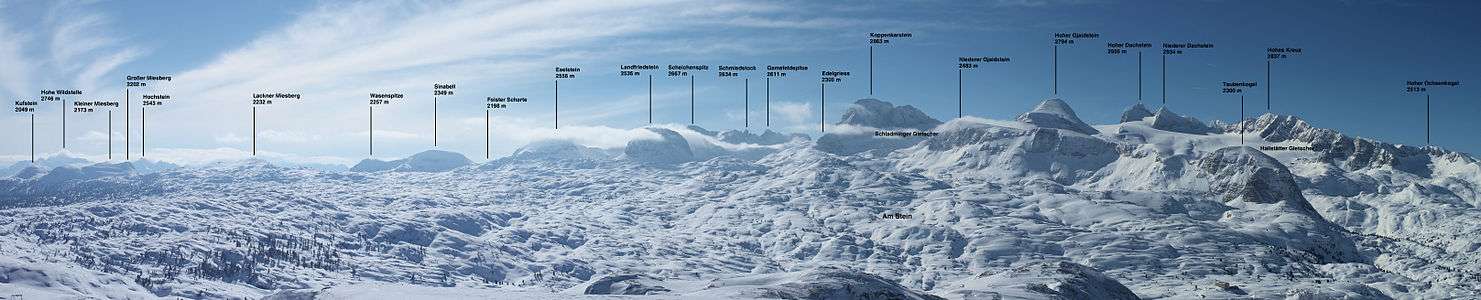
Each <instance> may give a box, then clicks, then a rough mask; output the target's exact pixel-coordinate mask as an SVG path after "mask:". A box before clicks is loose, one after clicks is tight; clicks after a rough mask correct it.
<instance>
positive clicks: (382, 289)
mask: <svg viewBox="0 0 1481 300" xmlns="http://www.w3.org/2000/svg"><path fill="white" fill-rule="evenodd" d="M841 120H843V121H842V122H840V123H839V124H836V125H834V126H833V127H832V128H830V130H829V131H828V132H829V133H828V134H825V135H822V136H820V137H818V138H817V139H816V140H814V139H811V138H809V137H807V136H802V135H784V134H780V133H776V132H771V131H766V132H763V133H760V134H757V133H751V132H746V131H737V130H727V131H721V132H713V131H709V130H705V129H704V128H699V127H696V126H653V127H648V128H646V130H647V131H650V132H652V133H653V134H652V135H651V136H647V137H643V138H636V139H634V140H631V141H629V142H628V143H627V145H626V146H625V147H619V148H596V147H588V146H584V145H580V144H577V143H574V142H571V141H564V140H547V141H540V142H536V143H532V144H530V145H527V146H526V147H524V148H523V149H520V150H519V151H516V152H515V153H514V154H513V155H511V156H509V157H506V158H502V159H498V160H494V161H490V162H485V163H475V162H472V161H469V160H468V159H466V158H464V157H462V155H459V154H457V153H453V152H445V151H428V152H424V153H421V154H417V155H414V156H412V157H409V158H406V159H402V160H396V161H389V162H387V161H377V160H366V161H364V162H361V163H360V164H358V165H356V166H355V167H354V168H353V169H352V170H350V171H327V170H315V169H308V168H301V167H284V166H278V165H274V164H271V163H268V162H265V161H261V160H245V161H237V162H223V163H215V164H210V165H203V166H186V167H170V168H150V169H149V171H141V170H140V169H139V167H137V166H134V165H133V164H132V163H113V164H108V163H103V164H92V165H81V163H78V162H68V163H67V165H65V166H61V165H59V166H50V168H43V167H40V166H27V167H22V168H21V169H18V170H16V171H14V172H12V173H11V174H12V175H13V176H11V177H9V178H6V179H0V217H3V218H4V219H5V222H0V291H3V293H0V296H7V295H22V296H23V297H24V298H26V299H32V298H53V297H55V298H75V297H111V298H152V297H188V298H197V297H199V298H260V297H268V298H272V299H312V298H330V299H337V298H391V299H402V298H470V299H486V298H507V299H569V298H593V299H605V298H608V297H617V296H613V295H633V296H631V297H636V298H638V299H649V298H651V299H696V298H699V299H707V298H719V299H732V298H786V299H1136V298H1218V299H1237V298H1293V299H1385V298H1398V299H1436V298H1477V297H1481V255H1478V254H1477V253H1478V251H1481V237H1478V236H1477V234H1476V233H1478V232H1481V209H1477V208H1476V206H1477V205H1481V200H1478V195H1481V185H1478V183H1481V164H1478V163H1477V160H1476V159H1475V158H1474V157H1472V156H1470V155H1467V154H1464V153H1458V152H1452V151H1447V150H1444V149H1440V148H1433V147H1415V146H1407V145H1394V144H1389V143H1384V142H1380V141H1374V140H1369V139H1364V138H1359V137H1351V136H1347V135H1343V134H1342V133H1339V132H1336V131H1332V130H1328V129H1322V128H1319V127H1315V126H1313V125H1312V124H1308V123H1307V122H1305V121H1303V120H1301V119H1299V118H1296V117H1293V116H1281V115H1270V114H1267V115H1262V116H1259V117H1258V118H1253V119H1249V120H1244V121H1242V122H1237V123H1233V124H1223V123H1214V124H1208V123H1204V122H1202V121H1199V120H1197V119H1194V118H1191V117H1185V116H1180V115H1177V114H1176V113H1174V112H1172V111H1171V110H1168V109H1166V108H1160V109H1158V110H1156V111H1155V112H1154V111H1152V110H1149V109H1147V108H1146V107H1144V106H1142V105H1140V104H1138V105H1136V106H1133V107H1131V108H1129V109H1128V110H1127V111H1126V112H1125V113H1124V114H1123V116H1122V120H1121V121H1122V122H1121V123H1118V124H1109V125H1098V126H1092V125H1089V124H1086V123H1085V122H1083V121H1082V120H1080V118H1079V117H1078V116H1076V114H1075V112H1074V110H1073V109H1071V108H1070V105H1069V103H1068V102H1067V101H1063V100H1061V99H1048V100H1045V101H1044V102H1043V103H1040V104H1039V105H1038V106H1037V107H1035V108H1034V110H1033V111H1030V112H1027V113H1024V114H1022V115H1020V116H1019V117H1018V118H1016V119H1015V120H988V119H981V118H975V117H965V118H959V119H954V120H948V121H945V122H942V121H940V120H936V119H932V118H930V117H928V116H927V115H925V114H923V113H921V112H920V111H918V110H916V109H915V108H912V107H909V106H895V105H893V104H890V103H888V102H885V101H881V100H876V99H862V100H859V101H858V102H856V104H855V105H854V106H853V107H851V108H850V109H849V110H847V111H845V112H844V115H843V116H842V118H841ZM62 161H65V160H62ZM79 165H81V166H79ZM639 295H641V296H639Z"/></svg>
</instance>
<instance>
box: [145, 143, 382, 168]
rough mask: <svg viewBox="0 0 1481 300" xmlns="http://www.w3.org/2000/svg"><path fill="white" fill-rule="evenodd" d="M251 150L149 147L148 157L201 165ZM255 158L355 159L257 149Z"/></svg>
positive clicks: (332, 161) (240, 156) (238, 156)
mask: <svg viewBox="0 0 1481 300" xmlns="http://www.w3.org/2000/svg"><path fill="white" fill-rule="evenodd" d="M252 157H253V156H252V152H250V151H243V150H241V149H236V148H224V147H223V148H211V149H191V148H150V149H149V157H148V158H149V159H156V160H159V161H164V162H169V163H174V164H179V165H202V164H208V163H213V162H220V161H235V160H243V159H248V158H252ZM257 158H261V159H265V160H270V161H283V162H289V163H295V164H334V165H351V164H354V163H355V162H356V160H353V159H348V158H343V157H335V156H303V155H297V154H289V153H278V152H269V151H257Z"/></svg>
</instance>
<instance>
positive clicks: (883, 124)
mask: <svg viewBox="0 0 1481 300" xmlns="http://www.w3.org/2000/svg"><path fill="white" fill-rule="evenodd" d="M838 124H849V125H858V126H866V127H874V128H881V129H890V128H911V129H919V130H930V129H931V128H935V127H936V126H937V125H941V121H940V120H936V119H935V118H931V116H928V115H926V113H923V112H921V111H920V110H919V109H916V108H915V107H914V106H910V105H902V106H895V105H894V104H893V103H889V102H886V101H882V100H879V99H873V98H864V99H859V100H858V101H854V104H853V105H850V106H849V108H848V110H846V111H844V112H843V120H840V121H838Z"/></svg>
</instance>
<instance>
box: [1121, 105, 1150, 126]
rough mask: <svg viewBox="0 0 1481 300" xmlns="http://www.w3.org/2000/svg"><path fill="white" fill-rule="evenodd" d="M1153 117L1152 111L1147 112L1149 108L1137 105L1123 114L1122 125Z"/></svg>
mask: <svg viewBox="0 0 1481 300" xmlns="http://www.w3.org/2000/svg"><path fill="white" fill-rule="evenodd" d="M1151 116H1152V111H1150V110H1147V107H1146V106H1142V104H1141V103H1137V104H1136V105H1132V106H1131V107H1128V108H1126V110H1125V111H1122V112H1121V123H1126V122H1135V121H1141V120H1142V119H1146V118H1147V117H1151Z"/></svg>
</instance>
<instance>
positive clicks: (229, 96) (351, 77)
mask: <svg viewBox="0 0 1481 300" xmlns="http://www.w3.org/2000/svg"><path fill="white" fill-rule="evenodd" d="M1477 11H1481V5H1478V4H1474V3H1472V2H1415V3H1397V2H1387V1H1301V2H1286V1H1269V2H1266V1H1256V2H1247V1H1136V2H1120V1H1034V0H1018V1H1007V0H1005V1H979V2H967V3H962V2H944V1H942V2H937V1H920V2H906V3H877V2H846V3H816V2H801V1H798V2H790V1H783V2H768V1H761V2H750V1H748V2H676V1H631V2H629V1H623V2H619V3H613V2H612V1H558V2H504V1H470V2H461V1H425V2H423V1H371V2H339V1H321V2H314V1H305V2H295V1H238V2H222V3H217V2H200V1H152V2H122V1H118V2H108V1H104V2H88V1H83V2H76V1H56V2H51V1H47V2H37V1H24V2H21V1H10V0H0V17H3V18H0V41H4V44H0V62H3V63H0V97H5V98H6V99H7V101H6V102H7V103H13V102H14V101H15V100H24V99H32V100H34V99H36V98H37V97H38V96H39V91H40V90H44V89H82V90H84V92H85V94H84V95H83V96H82V97H81V98H82V99H84V100H110V101H122V98H123V89H124V87H123V78H124V77H125V76H127V75H170V76H173V80H172V81H171V82H169V83H168V84H157V85H153V86H151V87H150V89H157V91H143V92H146V93H148V92H162V93H168V94H170V95H172V96H173V98H174V99H172V100H170V101H169V102H167V103H166V104H165V105H164V106H162V107H153V108H150V109H149V110H150V111H149V112H148V120H147V122H148V125H147V126H148V127H147V128H148V132H147V134H148V144H147V147H148V148H149V149H148V152H147V156H148V157H150V158H159V159H166V160H175V161H180V162H187V163H188V162H201V161H205V160H211V159H232V158H242V157H245V156H246V155H249V154H250V152H248V151H250V147H251V145H250V136H251V109H252V106H251V105H250V102H249V101H250V100H251V99H250V96H251V94H252V93H259V92H290V93H299V94H302V95H303V100H302V101H299V102H297V103H281V102H280V103H277V104H274V105H273V106H270V107H260V108H258V109H259V111H258V120H257V121H258V150H259V155H262V156H265V157H267V158H271V159H281V160H288V161H297V162H323V163H342V164H349V163H353V162H354V161H356V160H359V159H361V158H365V157H367V156H369V155H368V154H367V150H368V149H367V145H366V142H367V138H368V136H367V133H368V130H369V129H368V128H366V124H367V121H368V116H367V104H366V102H367V98H368V94H369V93H373V92H395V93H403V94H405V95H406V96H407V98H406V99H403V100H401V101H397V102H395V103H393V104H391V105H386V106H380V107H376V108H375V114H376V116H375V124H376V128H375V137H376V142H375V143H376V153H375V157H383V158H389V157H399V156H406V155H409V154H412V153H415V152H419V151H422V150H426V149H431V148H434V147H433V145H432V144H433V143H432V142H433V141H432V123H433V120H432V114H433V113H432V99H431V98H432V85H433V84H434V83H455V84H457V86H458V88H457V90H456V95H454V96H450V97H439V99H438V104H437V106H438V110H437V116H438V123H437V124H438V138H437V140H438V145H437V146H436V147H435V148H438V149H443V150H452V151H458V152H462V153H465V154H466V155H468V156H469V157H470V158H474V157H476V158H482V153H483V145H484V141H483V121H484V113H485V112H484V110H485V109H484V103H483V101H484V99H485V97H490V96H497V97H503V96H516V97H526V98H529V99H530V102H529V103H524V104H520V105H515V106H513V107H511V108H509V109H504V110H497V111H493V112H490V113H489V114H490V115H491V119H492V121H491V122H492V123H493V124H494V125H493V128H494V129H493V130H494V132H493V136H494V137H493V141H492V143H491V144H492V145H493V148H494V149H493V153H494V156H495V157H498V156H502V155H507V154H508V153H509V152H511V151H513V150H514V149H516V148H517V147H519V146H520V145H523V144H524V143H527V142H529V141H531V140H537V139H543V138H552V137H555V138H568V139H575V140H579V141H582V142H584V143H587V144H590V145H597V146H613V145H614V144H620V141H622V140H623V137H624V136H628V135H631V134H633V131H632V130H631V129H632V128H635V127H640V126H643V125H645V123H646V120H647V82H646V77H642V76H640V77H619V76H617V74H618V66H619V65H623V64H656V65H660V66H664V65H668V64H705V65H710V66H712V67H713V66H715V65H722V64H725V65H755V66H758V67H760V68H762V69H764V68H765V66H766V65H807V66H809V67H810V68H811V70H810V71H807V72H800V73H797V72H794V73H793V74H791V75H789V76H788V77H787V78H785V79H774V80H773V81H772V86H771V94H772V120H773V124H772V125H773V126H772V127H771V128H772V129H774V130H779V131H792V132H803V133H816V130H817V123H818V119H817V118H818V117H819V116H818V113H819V109H820V107H819V105H820V104H819V102H818V100H819V99H818V97H819V91H818V89H819V87H818V71H820V70H844V71H849V72H851V73H852V74H853V75H852V76H850V77H849V78H846V79H845V80H844V81H843V82H841V83H833V84H830V85H829V86H828V92H827V97H828V103H827V107H826V109H827V112H828V115H827V118H828V121H829V122H830V123H831V122H834V121H836V120H837V118H838V113H840V112H842V111H843V110H844V109H846V108H847V106H848V103H849V102H851V101H852V100H854V99H858V98H861V97H869V96H870V95H869V93H868V80H869V75H870V74H869V71H868V53H869V50H868V49H869V45H868V44H867V36H866V35H867V34H868V33H870V32H911V33H913V34H914V37H911V38H903V39H895V40H894V41H892V43H891V44H890V45H887V46H879V47H876V49H875V74H874V76H875V79H874V80H875V93H874V95H873V97H877V98H880V99H884V100H886V101H891V102H894V103H896V104H908V105H913V106H916V107H919V108H921V109H922V110H924V111H925V112H926V113H928V114H930V115H932V116H934V117H936V118H939V119H949V118H952V117H954V116H955V115H956V97H957V81H956V73H957V70H956V69H955V66H956V62H955V60H956V58H957V57H960V56H1006V57H1009V58H1011V59H1012V61H1011V62H1008V63H1001V64H989V65H984V66H983V67H982V68H980V69H976V70H968V71H966V72H965V75H964V78H963V81H964V83H965V84H964V85H965V86H964V87H963V90H964V94H965V98H966V101H965V102H966V104H965V113H966V114H967V115H974V116H981V117H987V118H994V119H1011V118H1012V117H1013V116H1015V115H1017V114H1018V113H1021V112H1023V111H1026V110H1028V109H1030V108H1031V107H1032V106H1033V105H1034V104H1035V103H1037V102H1038V101H1040V100H1043V99H1045V98H1047V97H1051V96H1052V93H1051V85H1052V81H1051V78H1052V76H1051V64H1050V61H1051V59H1050V58H1051V55H1050V53H1051V47H1052V46H1051V43H1050V41H1051V35H1052V34H1053V33H1056V32H1095V33H1100V34H1101V38H1099V39H1090V40H1081V41H1078V42H1077V43H1076V44H1075V45H1072V46H1061V47H1060V48H1059V67H1060V68H1059V97H1061V98H1063V99H1065V100H1067V101H1068V102H1069V103H1070V104H1071V105H1072V106H1073V107H1074V108H1075V110H1076V111H1077V112H1078V113H1079V114H1080V117H1081V118H1082V119H1085V120H1086V121H1087V122H1090V123H1093V124H1108V123H1113V122H1114V121H1116V118H1117V117H1118V115H1119V113H1120V112H1121V111H1122V109H1124V108H1125V107H1127V106H1129V105H1131V104H1133V103H1135V102H1136V101H1137V100H1136V96H1137V94H1136V93H1137V80H1136V79H1137V75H1136V70H1137V63H1136V53H1134V52H1133V53H1130V54H1124V55H1107V54H1105V52H1106V47H1105V44H1106V43H1107V42H1120V41H1128V42H1150V43H1153V44H1159V45H1160V43H1163V42H1203V43H1213V44H1215V48H1214V49H1211V50H1207V51H1197V52H1195V51H1188V52H1189V53H1187V54H1183V55H1179V56H1171V57H1169V58H1168V64H1167V69H1168V76H1167V77H1168V82H1167V85H1166V90H1167V99H1168V107H1169V108H1170V109H1172V110H1174V111H1177V112H1179V113H1183V114H1188V115H1192V116H1195V117H1198V118H1200V119H1204V120H1224V121H1232V120H1235V118H1237V117H1238V111H1239V106H1238V105H1239V103H1238V97H1237V96H1233V95H1226V94H1220V93H1219V92H1220V89H1219V88H1220V87H1219V83H1220V82H1222V81H1259V82H1260V84H1262V85H1264V84H1271V83H1267V82H1265V78H1264V77H1265V63H1266V59H1265V49H1266V48H1268V47H1297V48H1302V49H1304V51H1305V53H1304V54H1302V55H1300V56H1297V57H1292V58H1289V59H1284V60H1280V61H1276V62H1274V63H1273V67H1272V73H1273V78H1274V82H1273V85H1271V88H1272V95H1271V96H1272V99H1273V101H1272V102H1273V103H1272V109H1271V111H1272V112H1275V113H1281V114H1294V115H1297V116H1300V117H1302V118H1305V119H1307V120H1308V121H1310V122H1312V123H1314V124H1316V125H1317V126H1320V127H1327V128H1333V129H1337V130H1340V131H1342V132H1345V133H1348V134H1352V135H1358V136H1363V137H1369V138H1375V139H1379V140H1384V141H1389V142H1395V143H1404V144H1423V143H1424V124H1423V120H1424V110H1423V107H1424V106H1423V105H1424V97H1423V95H1422V94H1410V93H1405V92H1404V84H1403V83H1404V81H1406V80H1457V81H1461V82H1462V84H1461V85H1460V86H1459V87H1455V88H1436V89H1432V90H1431V91H1430V92H1429V94H1431V96H1432V97H1433V100H1434V106H1435V108H1434V115H1433V118H1434V131H1433V140H1434V142H1433V143H1434V144H1435V145H1438V146H1442V147H1446V148H1451V149H1456V150H1461V151H1467V152H1471V153H1476V152H1477V151H1478V150H1481V139H1477V138H1476V137H1475V136H1476V135H1475V134H1474V133H1473V132H1474V131H1476V130H1478V129H1481V121H1478V120H1477V118H1475V117H1474V116H1476V115H1478V113H1481V101H1478V100H1481V90H1478V89H1476V88H1473V87H1471V86H1470V85H1471V84H1473V83H1477V82H1481V78H1478V77H1481V76H1478V75H1481V74H1478V73H1481V71H1478V70H1481V69H1478V67H1481V58H1478V57H1477V56H1476V55H1475V53H1481V34H1478V28H1481V24H1478V23H1481V21H1477V18H1475V17H1474V16H1473V15H1468V14H1474V13H1475V12H1477ZM1159 52H1160V48H1159V47H1154V48H1151V49H1147V50H1145V53H1144V54H1143V55H1144V56H1143V58H1144V62H1143V64H1142V66H1143V68H1144V71H1143V79H1144V83H1143V84H1142V88H1143V93H1144V94H1143V95H1144V96H1143V97H1144V100H1143V101H1144V102H1146V103H1148V104H1152V105H1153V107H1155V106H1157V105H1160V104H1161V101H1162V100H1161V99H1162V97H1163V95H1162V92H1161V91H1162V89H1163V88H1164V86H1163V85H1162V83H1161V81H1160V80H1161V76H1162V74H1161V73H1160V70H1161V67H1162V63H1161V59H1162V57H1161V55H1160V53H1159ZM556 66H570V67H579V68H581V69H582V72H581V73H579V74H578V75H577V77H576V78H574V79H563V80H562V82H561V91H560V97H561V99H560V100H561V129H560V130H554V129H552V128H550V126H551V123H552V121H553V118H552V117H553V115H552V112H553V108H552V103H551V100H552V97H553V92H554V91H553V88H554V87H553V83H552V80H554V79H553V72H552V71H553V69H554V68H555V67H556ZM655 74H656V75H657V76H655V77H654V82H653V88H654V102H655V109H654V116H653V118H654V121H655V122H658V123H687V122H688V120H689V115H688V114H689V109H690V108H689V80H688V78H670V77H666V76H662V75H663V74H661V73H657V72H655ZM762 75H763V71H757V72H750V73H748V74H745V75H743V78H751V85H750V91H751V93H750V94H751V104H752V105H751V106H750V107H749V110H750V112H751V118H752V119H751V121H752V128H753V129H758V130H759V129H762V127H763V126H761V123H762V120H761V118H762V115H763V114H764V112H763V110H762V109H763V108H762V105H761V103H762V102H763V97H762V95H763V93H764V92H763V89H764V84H763V82H764V80H765V79H764V78H763V76H762ZM742 89H743V82H742V79H739V78H717V77H716V76H715V72H714V71H713V70H712V71H708V72H698V73H696V77H695V98H696V102H697V108H696V109H695V111H696V119H697V123H698V125H700V126H704V127H706V128H710V129H728V128H740V127H742V126H743V124H744V123H743V122H744V120H743V119H742V118H743V117H742V116H744V109H746V108H745V107H744V106H743V103H744V102H743V101H744V98H743V95H744V94H743V90H742ZM132 92H133V91H131V93H132ZM1245 97H1246V99H1247V103H1246V109H1247V111H1249V113H1250V114H1251V115H1254V114H1257V113H1261V112H1264V111H1265V104H1264V101H1265V97H1266V93H1265V89H1264V87H1260V88H1256V89H1254V90H1252V91H1248V92H1246V93H1245ZM70 100H71V99H69V101H70ZM134 101H139V99H138V98H135V99H134ZM134 104H135V105H137V104H138V102H134ZM12 106H13V105H12ZM132 108H133V109H134V110H138V109H139V106H133V107H132ZM134 117H137V114H134ZM123 119H124V118H123V111H122V108H118V109H114V121H113V132H112V133H108V130H107V126H108V121H107V115H106V113H100V112H94V113H69V114H68V115H67V126H68V127H67V135H66V136H65V138H66V139H67V141H68V143H67V144H68V146H67V148H68V149H67V151H68V152H69V153H72V154H74V155H83V156H88V157H93V158H101V157H104V156H105V154H107V149H108V144H107V140H108V139H107V138H108V136H109V135H112V136H113V137H114V139H113V145H114V146H113V148H114V151H115V158H121V156H122V155H121V153H122V151H123V150H122V149H123V147H124V142H123V140H124V134H130V135H131V139H132V140H133V145H132V150H133V153H134V155H138V153H139V151H140V149H139V147H140V146H139V144H138V142H139V139H138V138H139V135H140V132H139V128H138V127H137V125H138V123H137V122H138V121H139V120H137V119H134V122H135V123H134V124H133V125H132V127H133V128H132V131H130V132H129V133H125V132H124V130H123V127H124V122H123ZM30 122H31V116H30V114H23V113H14V112H11V110H9V109H8V110H7V111H6V112H5V113H4V114H3V115H0V126H4V128H6V129H5V130H3V131H0V140H3V141H5V142H4V143H3V145H0V158H3V159H4V160H10V161H15V160H22V159H28V158H29V156H30V146H31V144H30V141H29V138H30V128H31V124H30ZM35 130H36V134H37V136H36V151H37V152H38V153H41V154H43V155H44V154H46V153H54V152H57V151H59V150H60V147H61V138H62V137H59V135H60V134H61V107H60V106H59V105H56V104H54V103H43V104H42V105H41V106H40V107H39V110H38V111H37V112H36V125H35Z"/></svg>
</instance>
